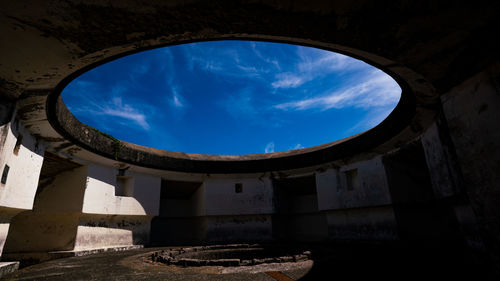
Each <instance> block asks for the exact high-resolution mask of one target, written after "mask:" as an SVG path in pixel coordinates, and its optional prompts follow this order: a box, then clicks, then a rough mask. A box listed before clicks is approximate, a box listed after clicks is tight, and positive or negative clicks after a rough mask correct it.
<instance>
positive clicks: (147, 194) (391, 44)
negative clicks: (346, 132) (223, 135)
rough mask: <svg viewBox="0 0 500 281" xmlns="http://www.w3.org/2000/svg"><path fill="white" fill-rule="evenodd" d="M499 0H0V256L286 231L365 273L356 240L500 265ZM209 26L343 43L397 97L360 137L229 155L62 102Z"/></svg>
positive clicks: (474, 265) (454, 263)
mask: <svg viewBox="0 0 500 281" xmlns="http://www.w3.org/2000/svg"><path fill="white" fill-rule="evenodd" d="M146 2H147V3H148V4H146ZM499 11H500V5H499V3H498V2H497V1H474V2H461V1H457V2H453V3H444V2H440V1H399V0H398V1H357V0H356V1H322V0H307V1H289V0H275V1H260V0H256V1H246V0H244V1H225V0H221V1H197V0H193V1H177V0H174V1H153V2H151V3H149V2H148V1H140V0H126V1H112V0H110V1H102V2H101V1H92V0H82V1H55V0H54V1H36V2H34V1H24V0H19V1H1V4H0V30H1V32H0V34H1V38H0V101H1V102H0V173H1V183H0V257H1V261H2V262H11V261H21V265H22V263H23V262H26V264H34V263H41V262H42V263H43V262H46V261H49V260H54V259H56V258H61V257H69V256H75V255H78V253H85V252H87V253H90V252H92V251H95V252H98V251H100V250H102V249H121V250H127V249H136V248H141V247H169V246H178V245H211V244H229V243H277V242H288V243H310V244H311V245H337V244H338V245H343V246H342V247H347V249H349V247H350V246H352V249H353V250H352V251H359V253H360V254H359V255H356V254H352V255H351V256H349V255H346V257H345V259H346V260H347V261H349V262H345V264H346V268H349V269H352V270H353V271H355V270H354V269H355V266H354V265H352V264H350V262H352V263H357V264H358V265H360V266H361V267H363V266H365V267H368V268H371V269H372V270H374V269H373V267H374V266H373V267H370V266H368V264H371V263H370V262H369V261H368V258H366V257H362V254H361V253H364V252H363V250H360V249H364V248H363V247H365V248H366V249H368V248H369V249H376V250H374V251H373V252H370V253H369V257H370V259H371V260H372V261H377V260H378V259H387V260H389V261H390V262H396V261H398V260H399V258H398V257H394V256H392V257H390V258H389V257H388V254H385V253H384V251H388V252H390V251H396V252H397V253H405V254H406V256H404V258H407V259H408V260H409V261H408V262H409V263H414V262H415V261H416V260H419V262H423V264H424V265H420V267H421V268H420V270H421V271H424V272H427V273H428V272H430V271H426V269H425V268H427V267H429V266H430V265H433V266H435V267H433V269H436V268H440V269H441V273H442V277H446V276H480V277H479V279H477V280H487V279H491V280H494V279H495V277H496V278H498V276H499V275H498V273H499V272H500V271H499V270H500V111H499V108H500V77H499V74H500V61H499V54H498V53H499V50H500V45H499V43H498V40H495V37H498V26H500V23H499V21H500V14H499ZM222 39H226V40H238V39H241V40H243V39H244V40H261V41H272V42H287V43H292V44H298V45H304V46H312V47H317V48H321V49H325V50H330V51H335V52H339V53H342V54H346V55H348V56H351V57H354V58H357V59H360V60H363V61H365V62H367V63H369V64H371V65H373V66H375V67H377V68H379V69H381V70H383V71H384V72H386V73H387V74H389V75H390V76H391V77H392V78H394V79H395V80H396V81H397V82H398V84H399V85H400V87H401V89H402V94H401V100H400V102H399V104H398V105H397V107H396V108H395V109H394V111H393V112H392V113H391V114H390V115H389V117H388V118H387V119H385V120H384V121H383V122H382V123H380V124H379V125H377V126H376V127H375V128H373V129H371V130H369V131H366V132H364V133H362V134H359V135H356V136H353V137H350V138H347V139H344V140H340V141H336V142H332V143H328V144H325V145H320V146H315V147H309V148H304V149H299V150H292V151H285V152H276V153H265V154H251V155H237V156H234V155H200V154H188V153H180V152H175V151H165V150H158V149H154V148H149V147H142V146H139V145H136V144H132V143H127V142H124V141H120V140H117V139H114V138H112V137H110V136H108V135H105V134H102V133H100V132H99V131H97V130H94V129H92V128H90V127H88V126H86V125H85V124H82V123H81V122H80V121H78V120H77V119H76V118H75V117H74V116H73V115H72V113H71V112H70V111H69V110H68V108H67V107H66V106H65V105H64V103H63V102H62V100H61V98H60V93H61V91H62V89H63V88H64V87H65V86H66V85H67V84H68V83H69V82H71V81H72V80H73V79H74V78H75V77H77V76H78V75H80V74H81V73H83V72H85V71H87V70H89V69H92V68H95V67H97V66H99V65H101V64H103V63H106V62H109V61H111V60H114V59H117V58H119V57H123V56H125V55H128V54H132V53H136V52H140V51H143V50H148V49H152V48H158V47H162V46H169V45H173V44H182V43H187V42H197V41H207V40H222ZM296 133H297V134H300V133H301V132H296ZM345 245H347V246H345ZM360 245H361V246H360ZM325 247H326V246H325ZM332 247H333V246H332ZM342 249H346V248H342ZM356 249H357V250H356ZM394 249H402V250H394ZM345 251H346V252H349V250H345ZM339 252H342V251H340V250H339ZM351 253H353V252H351ZM378 255H380V258H379V256H378ZM412 258H414V259H412ZM399 262H401V263H403V261H399ZM341 264H342V263H341ZM375 264H376V265H381V264H382V261H378V262H376V263H375ZM437 264H440V265H439V266H438V265H437ZM320 265H321V264H319V265H318V267H317V270H318V272H321V270H322V269H321V266H320ZM372 265H373V264H372ZM399 265H401V264H399ZM404 268H406V269H408V268H413V267H410V266H409V265H408V267H404ZM339 270H340V271H341V269H339ZM345 270H346V271H347V269H345ZM393 270H396V269H393ZM396 271H397V270H396ZM344 273H345V272H344ZM311 274H314V268H313V270H311ZM346 274H347V273H346ZM357 274H361V273H357ZM374 274H375V273H374ZM429 274H430V273H429ZM462 274H465V275H462ZM467 274H470V275H467ZM476 274H477V275H476ZM6 276H8V275H6ZM304 278H307V275H306V276H305V277H304ZM311 278H312V279H311V280H319V279H314V278H313V277H311ZM481 278H484V279H481ZM403 279H404V278H403ZM304 280H306V279H304ZM340 280H344V279H340ZM349 280H351V279H349ZM365 280H366V279H365ZM399 280H401V279H399Z"/></svg>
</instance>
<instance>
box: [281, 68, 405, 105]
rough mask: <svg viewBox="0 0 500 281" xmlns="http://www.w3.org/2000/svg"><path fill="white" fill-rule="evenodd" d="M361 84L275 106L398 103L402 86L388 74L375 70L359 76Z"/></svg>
mask: <svg viewBox="0 0 500 281" xmlns="http://www.w3.org/2000/svg"><path fill="white" fill-rule="evenodd" d="M357 81H365V82H363V83H361V84H351V85H348V86H346V87H345V88H344V89H341V90H337V91H333V92H330V93H327V94H324V95H321V96H318V97H313V98H307V99H303V100H297V101H291V102H286V103H281V104H278V105H276V106H275V108H277V109H281V110H308V109H319V110H328V109H331V108H344V107H349V106H353V107H359V108H371V107H381V106H388V105H392V104H396V103H397V101H398V100H399V97H400V93H401V88H400V87H399V85H398V84H397V83H396V82H395V81H394V80H393V79H392V78H391V77H390V76H388V75H387V74H385V73H384V72H382V71H380V70H374V71H372V72H370V73H369V74H368V75H366V76H365V77H359V79H358V80H357Z"/></svg>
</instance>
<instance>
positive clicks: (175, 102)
mask: <svg viewBox="0 0 500 281" xmlns="http://www.w3.org/2000/svg"><path fill="white" fill-rule="evenodd" d="M171 89H172V94H171V95H170V97H169V98H170V104H171V105H172V106H174V107H175V108H183V107H184V106H185V102H184V98H183V97H182V96H181V94H180V93H179V90H178V87H176V86H172V87H171Z"/></svg>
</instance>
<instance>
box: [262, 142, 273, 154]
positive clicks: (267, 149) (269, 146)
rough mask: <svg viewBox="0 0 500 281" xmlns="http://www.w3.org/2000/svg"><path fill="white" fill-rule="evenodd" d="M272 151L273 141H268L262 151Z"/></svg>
mask: <svg viewBox="0 0 500 281" xmlns="http://www.w3.org/2000/svg"><path fill="white" fill-rule="evenodd" d="M271 152H274V142H269V143H268V144H267V145H266V147H265V148H264V153H271Z"/></svg>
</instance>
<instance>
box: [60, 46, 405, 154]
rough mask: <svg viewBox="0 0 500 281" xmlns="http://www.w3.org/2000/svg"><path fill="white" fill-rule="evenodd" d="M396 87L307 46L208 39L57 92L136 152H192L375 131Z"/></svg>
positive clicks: (95, 72)
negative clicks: (145, 149)
mask: <svg viewBox="0 0 500 281" xmlns="http://www.w3.org/2000/svg"><path fill="white" fill-rule="evenodd" d="M400 97H401V88H400V87H399V85H398V84H397V83H396V81H394V80H393V79H392V78H391V77H390V76H389V75H387V74H386V73H384V72H383V71H381V70H379V69H377V68H375V67H373V66H371V65H369V64H367V63H364V62H363V61H360V60H357V59H354V58H351V57H348V56H345V55H342V54H339V53H335V52H331V51H326V50H321V49H317V48H312V47H304V46H298V45H291V44H284V43H270V42H253V41H234V40H230V41H210V42H198V43H190V44H182V45H176V46H169V47H163V48H158V49H154V50H149V51H144V52H140V53H137V54H134V55H129V56H126V57H123V58H120V59H117V60H114V61H111V62H109V63H106V64H103V65H101V66H98V67H96V68H94V69H92V70H90V71H88V72H86V73H84V74H82V75H80V76H79V77H77V78H76V79H74V80H73V81H72V82H71V83H69V84H68V85H67V86H66V88H65V89H64V90H63V92H62V98H63V100H64V102H65V104H66V105H67V106H68V108H69V109H70V111H71V112H72V113H73V114H74V115H75V116H76V117H77V118H78V119H79V120H80V121H81V122H83V123H84V124H87V125H88V126H91V127H94V128H96V129H98V130H100V131H102V132H104V133H106V134H109V135H112V136H113V137H115V138H117V139H120V140H123V141H127V142H131V143H136V144H140V145H143V146H148V147H153V148H159V149H165V150H170V151H178V152H188V153H200V154H254V153H271V152H279V151H286V150H294V149H302V148H307V147H311V146H316V145H320V144H325V143H329V142H332V141H335V140H339V139H342V138H346V137H349V136H352V135H354V134H357V133H360V132H363V131H365V130H368V129H370V128H373V127H374V126H376V125H377V124H379V123H380V122H381V121H382V120H384V119H385V118H386V117H387V116H388V115H389V114H390V112H391V111H392V110H393V109H394V108H395V107H396V105H397V103H398V101H399V99H400Z"/></svg>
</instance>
